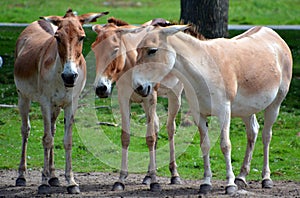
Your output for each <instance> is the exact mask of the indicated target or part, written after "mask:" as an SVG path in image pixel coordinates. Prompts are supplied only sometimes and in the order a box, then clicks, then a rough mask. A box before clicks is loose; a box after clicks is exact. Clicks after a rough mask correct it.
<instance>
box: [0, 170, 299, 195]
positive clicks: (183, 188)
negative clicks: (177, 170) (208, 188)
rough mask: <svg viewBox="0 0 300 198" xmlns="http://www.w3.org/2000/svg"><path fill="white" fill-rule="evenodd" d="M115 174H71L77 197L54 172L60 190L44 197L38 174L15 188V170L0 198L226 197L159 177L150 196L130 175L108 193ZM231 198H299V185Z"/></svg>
mask: <svg viewBox="0 0 300 198" xmlns="http://www.w3.org/2000/svg"><path fill="white" fill-rule="evenodd" d="M118 175H119V174H118V173H100V172H92V173H75V179H76V181H77V182H78V183H79V185H80V190H81V193H80V194H78V195H70V194H68V193H67V190H66V182H65V179H64V174H63V171H57V176H58V178H59V179H60V183H61V186H60V187H52V188H51V192H50V193H49V194H46V195H40V194H38V193H37V188H38V186H39V184H40V181H41V173H40V171H36V170H33V171H29V172H28V174H27V178H26V179H27V186H26V187H15V180H16V178H17V171H16V170H1V171H0V177H1V182H0V197H228V196H227V195H225V194H224V192H225V187H224V185H225V182H224V181H215V180H213V190H212V192H211V193H210V194H207V195H201V194H199V186H200V181H197V180H183V181H182V182H183V184H181V185H170V184H169V183H170V180H169V178H163V177H159V183H160V184H161V186H162V191H161V192H151V191H150V190H149V186H147V185H143V184H141V181H142V179H143V177H144V175H139V174H130V175H129V176H128V178H127V180H126V187H125V190H124V191H111V188H112V186H113V184H114V182H115V181H116V180H117V178H118ZM233 197H300V182H293V181H274V187H273V188H272V189H262V188H261V183H260V181H250V182H249V187H248V188H247V189H246V190H239V191H238V192H237V193H236V194H235V195H234V196H233Z"/></svg>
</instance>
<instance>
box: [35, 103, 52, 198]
mask: <svg viewBox="0 0 300 198" xmlns="http://www.w3.org/2000/svg"><path fill="white" fill-rule="evenodd" d="M41 110H42V115H43V120H44V136H43V147H44V168H43V171H42V184H41V185H40V186H39V188H38V193H39V194H46V193H48V192H49V188H50V186H49V184H48V180H49V178H50V168H49V164H50V163H49V162H50V151H51V150H52V149H53V136H52V134H51V118H50V115H51V113H50V112H51V111H50V105H47V104H46V105H41Z"/></svg>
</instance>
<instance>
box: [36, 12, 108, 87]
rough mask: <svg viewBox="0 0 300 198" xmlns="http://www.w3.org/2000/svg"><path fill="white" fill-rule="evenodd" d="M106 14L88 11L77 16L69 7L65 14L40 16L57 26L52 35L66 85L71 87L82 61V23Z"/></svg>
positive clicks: (83, 33)
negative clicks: (55, 42)
mask: <svg viewBox="0 0 300 198" xmlns="http://www.w3.org/2000/svg"><path fill="white" fill-rule="evenodd" d="M106 14H108V12H102V13H88V14H83V15H80V16H77V15H75V14H74V13H73V11H72V10H71V9H69V10H68V11H67V12H66V14H65V16H63V17H61V16H44V17H40V18H41V19H44V20H46V21H48V22H51V23H52V24H54V25H55V26H57V30H56V32H55V34H54V37H55V39H56V41H57V48H58V54H59V57H60V61H61V63H62V66H63V72H62V73H61V77H62V79H63V81H64V84H65V86H66V87H73V86H74V85H75V82H76V79H77V77H78V68H79V67H81V66H82V65H83V64H85V63H83V61H84V58H83V55H82V47H83V40H84V38H85V32H84V30H83V24H85V23H89V22H94V21H96V20H97V18H99V17H101V16H104V15H106Z"/></svg>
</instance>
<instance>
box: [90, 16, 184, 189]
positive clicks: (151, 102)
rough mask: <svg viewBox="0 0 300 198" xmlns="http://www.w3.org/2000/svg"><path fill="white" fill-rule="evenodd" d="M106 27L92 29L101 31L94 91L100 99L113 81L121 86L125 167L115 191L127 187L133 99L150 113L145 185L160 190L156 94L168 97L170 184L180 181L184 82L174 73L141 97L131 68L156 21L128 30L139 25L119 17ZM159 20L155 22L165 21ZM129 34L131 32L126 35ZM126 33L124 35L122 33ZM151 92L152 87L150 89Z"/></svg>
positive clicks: (97, 46)
mask: <svg viewBox="0 0 300 198" xmlns="http://www.w3.org/2000/svg"><path fill="white" fill-rule="evenodd" d="M109 22H110V23H108V24H106V25H105V26H101V25H95V26H93V30H94V31H95V32H96V33H97V34H98V35H97V38H96V41H95V42H94V43H93V44H92V50H93V51H94V54H95V57H96V79H95V82H94V87H95V92H96V94H97V95H98V96H99V97H100V98H104V97H108V96H109V95H110V94H111V91H112V83H114V82H116V86H117V88H118V100H119V105H120V111H121V116H122V134H121V141H122V148H123V149H122V165H121V166H122V167H121V172H120V177H119V180H118V182H116V183H115V184H114V186H113V190H124V188H125V184H124V182H125V179H126V177H127V175H128V146H129V141H130V105H131V103H132V102H136V103H142V106H143V108H144V110H145V113H146V116H147V134H146V142H147V145H148V147H149V153H150V163H149V167H148V168H149V169H148V174H147V175H146V177H145V178H144V180H143V183H144V184H149V183H151V184H150V189H151V190H152V191H158V190H160V189H161V188H160V185H159V184H158V183H157V181H156V164H155V163H156V162H155V144H156V141H157V133H158V129H159V120H158V117H157V114H156V103H157V96H162V95H166V96H167V97H168V121H167V130H168V137H169V146H170V164H169V169H170V172H171V184H179V183H181V180H180V177H179V174H178V172H177V168H176V167H177V165H176V161H175V147H174V133H175V128H176V125H175V117H176V115H177V113H178V110H179V108H180V104H181V93H182V90H183V85H182V83H180V82H179V80H178V79H177V78H176V77H175V76H173V75H168V76H166V77H165V78H164V79H162V81H161V82H160V84H156V88H155V91H153V92H152V93H151V94H150V95H148V93H147V91H146V92H145V93H144V94H145V95H148V97H141V96H140V95H138V94H136V93H135V92H134V91H133V89H132V88H131V81H132V79H131V70H132V68H133V67H134V65H135V61H136V55H137V53H136V46H137V44H138V43H139V41H140V40H141V39H142V38H143V37H144V36H145V35H146V33H147V31H149V30H150V29H153V28H154V26H152V25H153V21H151V22H148V23H145V24H144V25H142V26H145V28H143V29H142V30H141V31H140V32H138V33H128V32H127V31H131V30H135V29H136V26H132V25H128V24H127V23H126V22H123V23H122V21H121V20H116V19H112V18H111V19H109ZM162 22H164V21H163V20H158V21H156V22H154V23H162ZM124 33H128V34H124ZM123 34H124V35H123ZM149 91H150V90H149Z"/></svg>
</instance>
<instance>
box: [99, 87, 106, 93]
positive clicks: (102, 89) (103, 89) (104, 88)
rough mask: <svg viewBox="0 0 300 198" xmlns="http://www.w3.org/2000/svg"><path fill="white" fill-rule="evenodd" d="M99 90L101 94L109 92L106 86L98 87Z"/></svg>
mask: <svg viewBox="0 0 300 198" xmlns="http://www.w3.org/2000/svg"><path fill="white" fill-rule="evenodd" d="M97 89H98V90H99V91H101V92H105V91H106V90H107V87H106V86H99V87H97Z"/></svg>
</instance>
